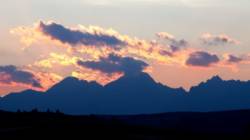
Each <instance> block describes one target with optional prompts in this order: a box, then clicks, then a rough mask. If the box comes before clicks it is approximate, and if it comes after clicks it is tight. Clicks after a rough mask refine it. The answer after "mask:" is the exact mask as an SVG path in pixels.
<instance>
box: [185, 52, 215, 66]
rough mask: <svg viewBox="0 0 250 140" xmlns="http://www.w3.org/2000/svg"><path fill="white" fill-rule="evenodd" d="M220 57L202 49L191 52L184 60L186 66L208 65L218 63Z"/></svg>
mask: <svg viewBox="0 0 250 140" xmlns="http://www.w3.org/2000/svg"><path fill="white" fill-rule="evenodd" d="M219 61H220V59H219V58H218V56H217V55H215V54H210V53H208V52H204V51H197V52H193V53H191V54H190V55H189V58H188V59H187V60H186V65H188V66H198V67H209V66H211V65H212V64H215V63H218V62H219Z"/></svg>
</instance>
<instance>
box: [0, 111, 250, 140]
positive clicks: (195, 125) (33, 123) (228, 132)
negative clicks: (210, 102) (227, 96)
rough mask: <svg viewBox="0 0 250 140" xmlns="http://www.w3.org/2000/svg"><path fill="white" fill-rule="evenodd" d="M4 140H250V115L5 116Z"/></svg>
mask: <svg viewBox="0 0 250 140" xmlns="http://www.w3.org/2000/svg"><path fill="white" fill-rule="evenodd" d="M0 124H1V125H0V137H1V139H3V140H5V139H8V138H16V139H17V138H18V139H22V138H26V139H28V138H32V139H42V138H47V139H51V138H56V139H59V138H66V139H116V140H123V139H129V140H133V139H142V140H144V139H146V140H164V139H171V140H174V139H202V140H204V139H205V140H206V139H237V140H239V139H249V138H250V137H249V136H250V111H249V110H242V111H227V112H210V113H188V112H186V113H163V114H154V115H134V116H93V115H90V116H69V115H64V114H61V113H59V112H58V113H50V112H47V113H39V112H37V111H35V110H34V111H32V112H18V113H11V112H1V111H0Z"/></svg>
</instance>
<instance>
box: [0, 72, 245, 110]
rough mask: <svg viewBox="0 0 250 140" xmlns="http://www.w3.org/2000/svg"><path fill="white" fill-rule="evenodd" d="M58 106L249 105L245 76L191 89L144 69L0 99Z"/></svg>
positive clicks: (5, 104) (8, 106) (7, 105)
mask: <svg viewBox="0 0 250 140" xmlns="http://www.w3.org/2000/svg"><path fill="white" fill-rule="evenodd" d="M34 108H36V109H38V110H41V111H46V110H47V109H50V110H60V111H61V112H64V113H66V114H74V115H76V114H109V115H113V114H152V113H162V112H195V111H198V112H207V111H224V110H238V109H250V81H246V82H243V81H236V80H229V81H224V80H222V79H221V78H220V77H219V76H214V77H212V78H211V79H209V80H207V81H206V82H202V83H200V84H199V85H197V86H194V87H192V88H191V89H190V91H189V92H187V91H185V90H184V89H182V88H170V87H168V86H165V85H162V84H161V83H157V82H155V81H154V80H153V79H152V78H151V77H150V75H149V74H147V73H143V72H141V73H137V74H133V75H124V76H123V77H121V78H119V79H118V80H116V81H113V82H111V83H109V84H107V85H105V86H102V85H100V84H98V83H96V82H87V81H84V80H79V79H77V78H74V77H67V78H65V79H64V80H62V81H61V82H59V83H57V84H55V85H54V86H53V87H51V88H50V89H48V90H47V91H46V92H38V91H34V90H26V91H23V92H20V93H10V94H9V95H7V96H5V97H2V98H0V110H7V111H17V110H18V109H20V110H25V111H30V110H32V109H34Z"/></svg>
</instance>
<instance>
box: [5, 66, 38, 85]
mask: <svg viewBox="0 0 250 140" xmlns="http://www.w3.org/2000/svg"><path fill="white" fill-rule="evenodd" d="M0 76H1V77H0V83H4V84H11V83H19V84H27V85H31V86H33V87H37V88H42V86H41V84H40V82H39V81H38V80H36V79H35V76H34V75H33V74H32V73H30V72H28V71H23V70H19V69H18V68H17V67H16V66H13V65H8V66H0Z"/></svg>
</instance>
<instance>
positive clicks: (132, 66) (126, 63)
mask: <svg viewBox="0 0 250 140" xmlns="http://www.w3.org/2000/svg"><path fill="white" fill-rule="evenodd" d="M78 65H79V66H82V67H85V68H89V69H93V70H98V71H101V72H103V73H108V74H112V73H124V74H125V75H130V74H136V73H139V72H142V71H143V70H144V69H145V68H146V67H147V66H148V64H147V63H145V62H143V61H141V60H136V59H134V58H131V57H121V56H118V55H115V54H110V55H109V56H107V57H101V58H100V60H99V61H78Z"/></svg>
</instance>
